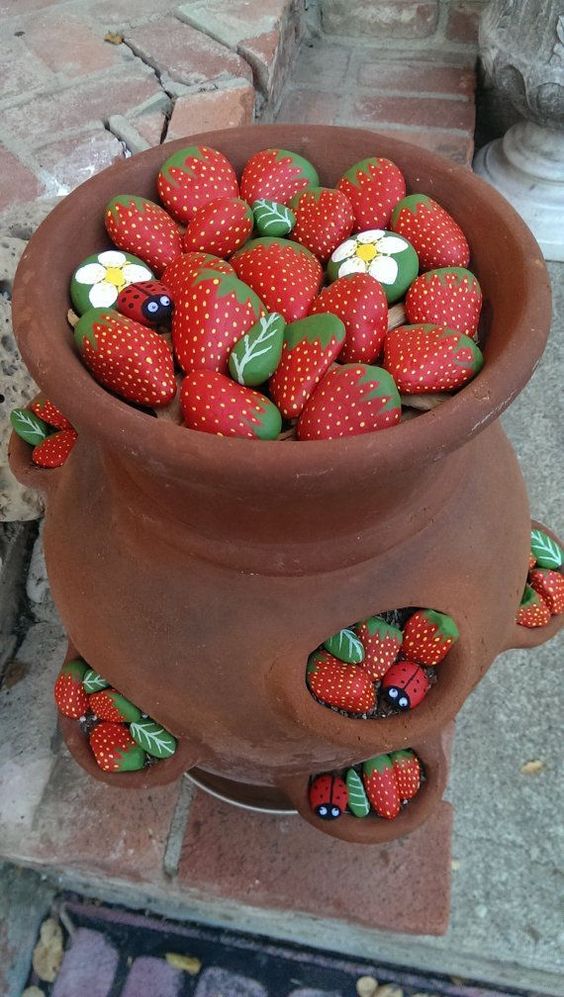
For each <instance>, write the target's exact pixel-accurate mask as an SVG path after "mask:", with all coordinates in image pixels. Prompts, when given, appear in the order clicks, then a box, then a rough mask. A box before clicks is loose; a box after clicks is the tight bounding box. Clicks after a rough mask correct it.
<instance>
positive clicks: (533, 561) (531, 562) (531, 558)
mask: <svg viewBox="0 0 564 997" xmlns="http://www.w3.org/2000/svg"><path fill="white" fill-rule="evenodd" d="M536 563H537V559H536V557H535V555H534V554H533V553H531V554H529V563H528V565H527V567H528V568H529V571H530V570H531V568H534V566H535V564H536Z"/></svg>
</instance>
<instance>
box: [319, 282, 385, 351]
mask: <svg viewBox="0 0 564 997" xmlns="http://www.w3.org/2000/svg"><path fill="white" fill-rule="evenodd" d="M321 312H330V313H331V314H332V315H337V316H338V317H339V318H340V319H341V321H342V322H344V325H345V333H346V336H345V344H344V346H343V349H342V350H341V352H340V354H339V360H340V362H341V363H372V362H373V361H374V360H376V359H377V357H378V356H379V355H380V352H381V350H382V346H383V344H384V339H385V337H386V333H387V332H388V302H387V299H386V295H385V293H384V291H383V290H382V287H381V285H380V284H379V283H378V281H376V280H373V278H372V277H370V276H369V275H368V274H360V273H359V274H351V275H350V276H348V277H339V278H338V279H337V280H335V281H334V282H333V283H332V284H330V285H329V287H325V288H323V290H322V291H321V294H320V295H319V297H317V298H316V299H315V301H314V302H313V304H312V306H311V308H310V312H309V313H310V315H319V314H320V313H321Z"/></svg>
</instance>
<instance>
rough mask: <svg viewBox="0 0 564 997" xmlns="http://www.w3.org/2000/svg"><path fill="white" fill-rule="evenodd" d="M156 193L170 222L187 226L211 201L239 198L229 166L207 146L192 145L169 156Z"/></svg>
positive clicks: (227, 161)
mask: <svg viewBox="0 0 564 997" xmlns="http://www.w3.org/2000/svg"><path fill="white" fill-rule="evenodd" d="M157 190H158V192H159V197H160V199H161V201H162V202H163V204H164V205H165V207H166V208H167V209H168V211H170V213H171V215H172V216H173V218H176V219H177V221H179V222H185V223H186V224H187V223H188V222H190V221H191V220H192V218H193V217H194V215H195V214H196V212H197V211H198V210H199V209H200V208H203V207H205V205H206V204H209V203H210V201H217V199H218V198H220V197H238V196H239V185H238V183H237V175H236V173H235V170H234V169H233V167H232V165H231V163H230V162H229V160H228V159H226V157H225V156H224V155H223V153H222V152H218V150H217V149H210V148H209V146H207V145H192V146H189V147H188V148H186V149H180V150H179V151H178V152H175V153H173V155H172V156H169V158H168V159H167V160H166V162H165V163H163V165H162V166H161V169H160V171H159V175H158V177H157ZM243 196H245V195H243ZM246 200H247V201H248V200H249V199H248V197H246Z"/></svg>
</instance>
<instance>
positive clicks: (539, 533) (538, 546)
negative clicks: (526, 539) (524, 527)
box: [531, 530, 564, 569]
mask: <svg viewBox="0 0 564 997" xmlns="http://www.w3.org/2000/svg"><path fill="white" fill-rule="evenodd" d="M531 553H532V554H533V556H534V557H535V558H536V560H537V564H538V565H539V566H540V567H541V568H553V569H558V568H560V567H562V562H563V560H564V552H563V551H562V548H561V547H560V545H559V544H558V543H556V540H553V539H552V537H549V536H548V533H545V532H544V530H531Z"/></svg>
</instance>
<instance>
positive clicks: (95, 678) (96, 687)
mask: <svg viewBox="0 0 564 997" xmlns="http://www.w3.org/2000/svg"><path fill="white" fill-rule="evenodd" d="M82 685H83V686H84V689H85V692H100V690H101V689H109V687H110V683H109V682H106V680H105V678H102V676H101V675H99V674H98V672H95V671H94V669H93V668H89V669H88V671H87V672H86V674H85V676H84V678H83V680H82Z"/></svg>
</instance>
